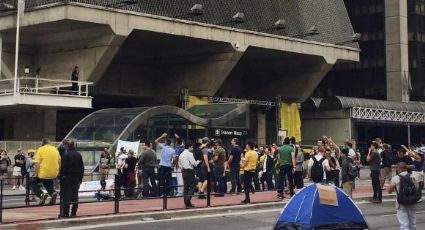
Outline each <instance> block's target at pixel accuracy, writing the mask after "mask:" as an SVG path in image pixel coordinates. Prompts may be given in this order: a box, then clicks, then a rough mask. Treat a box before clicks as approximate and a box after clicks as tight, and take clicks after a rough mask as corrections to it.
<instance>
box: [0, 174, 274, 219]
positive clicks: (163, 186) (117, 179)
mask: <svg viewBox="0 0 425 230" xmlns="http://www.w3.org/2000/svg"><path fill="white" fill-rule="evenodd" d="M167 173H168V172H167ZM169 173H170V174H172V173H182V172H169ZM106 175H108V176H107V177H109V176H113V177H114V184H113V188H111V189H100V190H99V189H97V190H84V191H80V192H85V193H90V192H91V193H95V194H96V196H95V197H93V199H92V200H81V199H79V201H78V202H69V203H68V204H90V203H99V202H102V203H113V210H112V213H111V214H119V213H123V212H120V202H126V201H135V200H161V201H162V210H169V206H168V201H169V199H174V198H184V197H188V196H190V197H198V198H200V199H205V201H206V207H207V208H208V207H211V206H212V205H211V196H216V195H224V193H219V192H214V191H212V181H213V180H212V177H214V175H212V172H211V173H208V174H207V178H206V181H207V189H206V191H205V194H199V193H194V192H195V191H192V193H191V194H188V195H184V194H182V195H174V194H173V193H172V191H173V190H177V188H179V187H184V185H172V184H171V182H169V183H168V185H167V183H166V182H165V181H164V180H165V179H164V177H165V176H166V174H165V172H162V173H161V172H158V173H155V174H154V177H155V181H156V183H157V186H156V191H153V193H150V192H148V193H149V195H146V196H145V193H144V192H143V188H142V187H137V186H136V187H132V186H130V187H128V186H126V185H125V184H124V183H123V180H125V178H124V177H123V175H124V174H106ZM84 176H85V177H92V175H91V174H86V175H84ZM168 176H169V177H168V178H170V177H171V175H168ZM6 179H7V178H0V224H3V223H6V222H7V221H4V219H3V215H4V211H5V210H15V209H23V208H39V207H41V206H39V205H37V204H31V203H30V201H31V199H30V198H31V196H34V195H35V194H34V193H32V192H31V191H32V187H31V186H34V185H33V184H31V183H26V184H25V188H26V191H25V194H23V193H21V194H8V195H5V194H4V181H5V180H6ZM25 179H26V181H27V182H28V181H31V179H30V178H29V175H28V174H27V175H26V176H25ZM63 183H64V182H63V180H62V181H61V182H60V183H59V185H60V187H61V188H62V187H66V185H64V184H63ZM170 184H171V185H170ZM195 187H196V186H195ZM59 190H60V191H59V204H58V203H55V204H50V205H57V206H59V213H58V215H57V218H63V217H64V201H63V198H64V196H63V190H62V189H59ZM131 190H132V193H134V195H133V196H131V197H125V199H124V196H126V195H127V192H128V191H131ZM270 191H277V190H276V189H268V190H261V189H260V190H256V191H255V192H270ZM101 192H103V194H105V193H109V194H110V196H109V197H108V198H107V199H103V197H102V198H99V196H98V195H97V194H101ZM226 194H232V193H227V192H226ZM123 195H124V196H123ZM9 197H15V198H16V197H22V198H23V199H22V205H16V206H15V205H13V206H10V205H9V206H8V205H5V203H4V201H7V199H5V198H9ZM276 201H279V200H273V201H269V202H276ZM262 203H267V201H263V202H262ZM229 205H232V204H226V205H225V206H229ZM233 205H234V204H233ZM80 208H81V207H80ZM158 211H160V209H158ZM48 219H51V218H48ZM18 222H19V221H18ZM7 223H10V222H7Z"/></svg>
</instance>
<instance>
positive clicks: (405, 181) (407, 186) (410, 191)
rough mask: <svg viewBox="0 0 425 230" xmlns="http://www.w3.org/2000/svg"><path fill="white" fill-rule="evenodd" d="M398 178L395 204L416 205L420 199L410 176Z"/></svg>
mask: <svg viewBox="0 0 425 230" xmlns="http://www.w3.org/2000/svg"><path fill="white" fill-rule="evenodd" d="M398 176H399V178H400V186H399V191H398V192H397V202H398V203H399V204H402V205H414V204H417V203H418V201H419V199H420V194H419V193H418V188H417V187H416V186H415V183H414V182H413V178H412V177H411V176H410V174H407V175H405V176H402V175H398Z"/></svg>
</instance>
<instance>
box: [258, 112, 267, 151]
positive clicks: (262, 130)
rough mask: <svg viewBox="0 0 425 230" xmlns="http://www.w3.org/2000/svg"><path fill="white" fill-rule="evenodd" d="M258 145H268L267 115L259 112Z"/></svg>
mask: <svg viewBox="0 0 425 230" xmlns="http://www.w3.org/2000/svg"><path fill="white" fill-rule="evenodd" d="M257 144H258V146H260V145H265V144H267V143H266V114H265V113H264V112H263V111H258V112H257Z"/></svg>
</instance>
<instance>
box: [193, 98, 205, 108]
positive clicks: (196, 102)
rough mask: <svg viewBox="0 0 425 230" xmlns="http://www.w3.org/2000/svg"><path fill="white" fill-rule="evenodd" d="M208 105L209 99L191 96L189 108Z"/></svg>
mask: <svg viewBox="0 0 425 230" xmlns="http://www.w3.org/2000/svg"><path fill="white" fill-rule="evenodd" d="M207 104H208V97H198V96H189V107H188V108H190V107H192V106H195V105H207Z"/></svg>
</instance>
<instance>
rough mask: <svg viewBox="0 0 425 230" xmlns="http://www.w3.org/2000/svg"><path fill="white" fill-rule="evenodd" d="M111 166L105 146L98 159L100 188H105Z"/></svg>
mask: <svg viewBox="0 0 425 230" xmlns="http://www.w3.org/2000/svg"><path fill="white" fill-rule="evenodd" d="M110 166H111V156H110V155H109V150H108V148H105V149H104V150H103V151H102V154H101V155H100V161H99V175H100V186H101V187H102V190H105V187H106V179H108V174H109V167H110Z"/></svg>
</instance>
